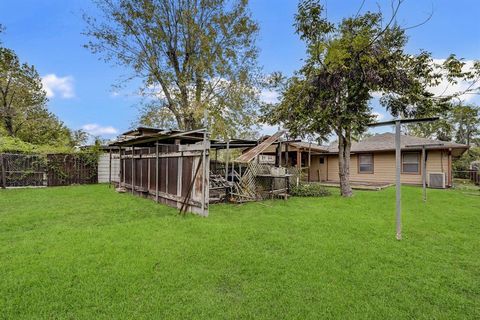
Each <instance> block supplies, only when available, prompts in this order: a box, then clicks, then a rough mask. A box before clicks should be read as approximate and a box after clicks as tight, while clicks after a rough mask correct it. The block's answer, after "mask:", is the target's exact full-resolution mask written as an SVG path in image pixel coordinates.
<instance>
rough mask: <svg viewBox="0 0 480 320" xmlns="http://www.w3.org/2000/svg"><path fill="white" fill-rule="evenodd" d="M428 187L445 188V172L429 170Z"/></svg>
mask: <svg viewBox="0 0 480 320" xmlns="http://www.w3.org/2000/svg"><path fill="white" fill-rule="evenodd" d="M428 187H429V188H436V189H445V173H444V172H429V173H428Z"/></svg>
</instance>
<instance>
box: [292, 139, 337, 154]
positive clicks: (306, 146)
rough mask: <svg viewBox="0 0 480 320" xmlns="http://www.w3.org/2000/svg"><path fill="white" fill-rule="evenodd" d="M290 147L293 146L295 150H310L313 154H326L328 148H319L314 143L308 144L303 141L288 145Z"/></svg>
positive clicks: (319, 146)
mask: <svg viewBox="0 0 480 320" xmlns="http://www.w3.org/2000/svg"><path fill="white" fill-rule="evenodd" d="M289 144H290V145H291V146H294V147H295V148H297V149H305V151H308V150H309V149H311V151H313V152H328V148H329V147H328V146H321V145H319V144H316V143H313V142H312V143H310V142H305V141H299V142H291V143H289Z"/></svg>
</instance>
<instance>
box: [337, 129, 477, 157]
mask: <svg viewBox="0 0 480 320" xmlns="http://www.w3.org/2000/svg"><path fill="white" fill-rule="evenodd" d="M400 145H401V149H402V150H420V149H421V148H422V145H426V146H425V148H426V149H452V150H453V149H455V150H456V151H457V152H455V156H457V155H461V154H462V153H463V152H465V151H466V150H467V149H468V146H467V145H464V144H460V143H454V142H449V141H440V140H432V139H426V138H419V137H414V136H408V135H402V136H401V139H400ZM428 145H430V146H428ZM393 150H395V134H393V133H382V134H377V135H374V136H371V137H368V138H366V139H364V140H362V141H359V142H353V143H352V148H351V152H352V153H358V152H374V151H393ZM328 153H338V144H337V143H336V142H335V143H332V144H330V146H329V147H328Z"/></svg>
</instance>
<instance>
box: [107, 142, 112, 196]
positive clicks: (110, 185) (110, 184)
mask: <svg viewBox="0 0 480 320" xmlns="http://www.w3.org/2000/svg"><path fill="white" fill-rule="evenodd" d="M109 151H110V152H109V157H110V159H109V164H108V187H109V188H111V187H112V148H110V149H109Z"/></svg>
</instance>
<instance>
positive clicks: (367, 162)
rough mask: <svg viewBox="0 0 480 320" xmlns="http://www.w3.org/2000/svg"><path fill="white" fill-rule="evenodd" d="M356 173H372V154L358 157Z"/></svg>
mask: <svg viewBox="0 0 480 320" xmlns="http://www.w3.org/2000/svg"><path fill="white" fill-rule="evenodd" d="M358 172H360V173H373V155H372V154H360V155H358Z"/></svg>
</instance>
